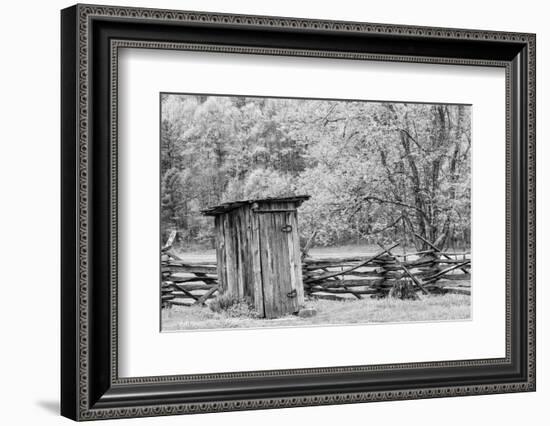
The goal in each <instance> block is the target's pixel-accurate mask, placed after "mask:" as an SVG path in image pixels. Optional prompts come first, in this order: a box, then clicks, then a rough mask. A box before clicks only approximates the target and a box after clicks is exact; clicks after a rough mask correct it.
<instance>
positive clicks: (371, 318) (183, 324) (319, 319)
mask: <svg viewBox="0 0 550 426" xmlns="http://www.w3.org/2000/svg"><path fill="white" fill-rule="evenodd" d="M307 305H308V306H309V307H312V308H315V309H316V310H317V315H315V316H313V317H309V318H299V317H298V316H296V315H287V316H285V317H283V318H277V319H272V320H268V319H262V318H256V317H254V316H253V315H249V314H247V315H235V314H234V313H233V312H230V311H229V312H228V310H227V309H226V310H219V311H218V312H214V311H213V310H211V309H209V308H207V307H199V306H191V307H180V306H174V307H172V308H170V309H163V310H162V330H163V331H177V330H198V329H223V328H260V327H303V326H310V325H331V324H368V323H399V322H418V321H457V320H466V319H470V318H471V297H470V296H466V295H458V294H447V295H443V296H424V297H422V299H421V300H399V299H392V298H385V299H370V298H365V299H362V300H349V301H331V300H312V301H308V302H307Z"/></svg>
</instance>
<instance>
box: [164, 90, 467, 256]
mask: <svg viewBox="0 0 550 426" xmlns="http://www.w3.org/2000/svg"><path fill="white" fill-rule="evenodd" d="M161 105H162V106H161V107H162V111H161V113H162V114H161V117H162V122H161V174H162V178H161V202H162V213H161V221H162V230H163V232H164V233H166V232H167V230H171V229H179V230H180V231H181V234H182V235H183V236H184V239H185V240H186V242H187V244H189V245H197V244H198V245H201V246H203V247H205V248H207V247H212V246H213V243H214V241H213V221H212V220H211V218H206V217H204V216H202V215H201V214H200V210H201V209H204V208H206V207H209V206H214V205H217V204H219V203H222V202H227V201H235V200H240V199H253V198H262V197H270V196H286V195H301V194H308V195H310V196H311V199H310V200H309V201H307V202H305V203H304V204H303V205H302V207H301V208H300V213H299V220H300V232H301V236H302V238H303V239H307V238H308V237H309V236H310V235H312V234H313V232H314V231H317V233H316V237H315V244H316V245H318V246H331V245H336V244H338V245H340V244H350V243H367V244H371V243H373V242H376V241H381V242H387V241H389V240H400V241H402V242H403V243H404V244H407V245H412V244H416V245H417V246H418V247H419V248H420V247H422V244H421V242H420V241H419V240H418V239H416V238H414V237H413V233H418V234H420V235H422V236H423V237H425V238H427V239H428V240H430V241H434V242H436V243H437V245H439V246H441V247H445V246H449V245H455V244H458V245H461V246H468V245H469V243H470V213H471V212H470V184H471V183H470V174H471V170H470V160H471V158H470V151H471V139H470V133H471V129H470V127H471V116H470V114H471V107H470V106H467V105H446V104H437V105H435V104H408V103H388V102H359V101H328V100H305V99H275V98H250V97H227V96H202V95H201V96H196V95H163V97H162V102H161ZM403 240H405V241H403Z"/></svg>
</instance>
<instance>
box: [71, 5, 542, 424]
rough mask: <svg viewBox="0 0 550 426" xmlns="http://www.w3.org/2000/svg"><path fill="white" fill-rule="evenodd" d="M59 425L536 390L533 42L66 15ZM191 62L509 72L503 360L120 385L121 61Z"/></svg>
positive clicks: (168, 14)
mask: <svg viewBox="0 0 550 426" xmlns="http://www.w3.org/2000/svg"><path fill="white" fill-rule="evenodd" d="M61 29H62V31H61V51H62V75H61V81H62V93H61V99H62V119H61V130H62V141H61V160H62V173H61V179H62V183H61V190H62V217H61V221H62V235H61V237H62V283H61V309H62V310H61V320H62V329H61V334H62V336H61V337H62V341H61V345H62V347H61V354H62V357H61V367H62V368H61V370H62V374H61V385H62V386H61V413H62V415H64V416H66V417H69V418H71V419H74V420H92V419H105V418H121V417H140V416H159V415H169V414H187V413H206V412H216V411H230V410H249V409H264V408H278V407H292V406H309V405H322V404H344V403H355V402H368V401H382V400H400V399H416V398H435V397H444V396H464V395H476V394H490V393H504V392H522V391H534V390H535V35H533V34H520V33H509V32H492V31H478V30H462V29H448V28H431V27H412V26H400V25H385V24H384V25H383V24H368V23H358V22H335V21H319V20H307V19H293V18H277V17H264V16H242V15H226V14H213V13H201V12H182V11H169V10H154V9H137V8H126V7H104V6H96V5H76V6H73V7H70V8H67V9H64V10H63V11H62V13H61ZM121 47H133V48H147V49H186V50H197V51H215V52H230V53H241V54H247V53H254V54H262V55H274V56H285V55H294V56H309V57H319V58H342V59H355V60H374V61H377V60H378V61H380V60H384V61H396V62H416V63H430V64H454V65H485V66H493V67H501V68H504V69H505V70H506V109H507V112H506V114H507V117H506V125H507V129H506V149H507V153H506V205H507V212H506V229H505V230H504V229H503V232H505V233H506V244H507V247H506V338H507V341H506V356H505V357H504V358H498V359H480V360H460V361H445V362H430V363H411V364H385V365H371V366H369V365H364V366H326V367H325V368H312V369H300V370H272V371H256V372H242V373H219V374H204V375H186V376H183V375H182V376H160V377H135V378H119V376H118V366H117V363H118V358H117V344H118V343H117V342H118V328H117V227H118V225H117V216H116V205H117V204H116V203H117V143H116V141H117V128H116V118H117V87H118V86H117V84H118V79H117V58H118V56H117V55H118V49H120V48H121Z"/></svg>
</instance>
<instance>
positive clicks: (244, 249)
mask: <svg viewBox="0 0 550 426" xmlns="http://www.w3.org/2000/svg"><path fill="white" fill-rule="evenodd" d="M307 199H309V196H307V195H303V196H295V197H286V198H264V199H258V200H246V201H236V202H230V203H225V204H221V205H219V206H215V207H211V208H208V209H206V210H203V211H202V213H203V214H204V215H207V216H214V218H215V235H216V259H217V270H218V277H219V282H220V285H221V288H222V292H224V293H225V292H227V293H229V294H230V295H232V296H234V297H236V298H245V299H248V300H250V301H251V302H253V303H254V307H255V309H256V310H257V311H258V313H259V314H260V315H261V316H262V317H265V318H277V317H280V316H283V315H286V314H290V313H294V312H297V311H298V310H299V309H300V307H301V306H303V303H304V286H303V282H302V263H301V253H300V241H299V236H298V207H299V206H300V205H301V204H302V203H303V202H304V201H305V200H307Z"/></svg>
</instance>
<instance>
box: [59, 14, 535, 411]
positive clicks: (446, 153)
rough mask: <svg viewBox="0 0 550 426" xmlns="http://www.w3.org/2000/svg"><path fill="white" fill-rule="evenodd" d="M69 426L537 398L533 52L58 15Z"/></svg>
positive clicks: (446, 32) (426, 31) (265, 27)
mask: <svg viewBox="0 0 550 426" xmlns="http://www.w3.org/2000/svg"><path fill="white" fill-rule="evenodd" d="M61 50H62V75H61V79H62V93H61V98H62V122H61V127H62V141H61V142H62V143H61V145H62V152H61V157H62V184H61V189H62V218H61V219H62V283H61V286H62V289H61V307H62V308H61V309H62V311H61V316H62V330H61V334H62V359H61V365H62V375H61V384H62V389H61V412H62V414H63V415H64V416H66V417H69V418H71V419H74V420H92V419H105V418H122V417H141V416H158V415H169V414H188V413H206V412H216V411H230V410H248V409H266V408H278V407H292V406H309V405H321V404H345V403H356V402H369V401H382V400H400V399H416V398H436V397H445V396H465V395H477V394H490V393H504V392H524V391H534V390H535V35H534V34H520V33H508V32H506V33H504V32H494V31H479V30H463V29H448V28H427V27H412V26H401V25H387V24H369V23H359V22H335V21H320V20H307V19H294V18H280V17H266V16H242V15H226V14H215V13H202V12H184V11H170V10H154V9H138V8H128V7H104V6H95V5H76V6H73V7H70V8H67V9H64V10H63V11H62V12H61Z"/></svg>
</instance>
